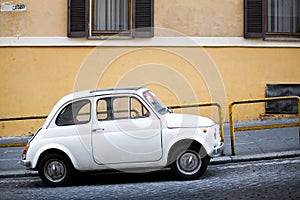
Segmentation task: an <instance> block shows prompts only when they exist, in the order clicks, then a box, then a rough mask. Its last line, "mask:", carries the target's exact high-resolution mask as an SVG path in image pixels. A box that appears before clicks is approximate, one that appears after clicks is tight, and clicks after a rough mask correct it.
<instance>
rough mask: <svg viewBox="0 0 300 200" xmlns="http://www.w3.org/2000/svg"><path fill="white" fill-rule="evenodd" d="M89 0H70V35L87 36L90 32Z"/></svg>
mask: <svg viewBox="0 0 300 200" xmlns="http://www.w3.org/2000/svg"><path fill="white" fill-rule="evenodd" d="M88 5H89V0H68V37H86V36H87V34H88V27H87V26H88Z"/></svg>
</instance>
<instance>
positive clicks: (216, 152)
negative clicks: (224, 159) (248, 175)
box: [211, 142, 225, 158]
mask: <svg viewBox="0 0 300 200" xmlns="http://www.w3.org/2000/svg"><path fill="white" fill-rule="evenodd" d="M224 149H225V146H224V142H221V143H220V146H218V147H216V148H214V150H213V153H212V155H211V157H213V158H214V157H218V156H221V155H222V153H223V152H224Z"/></svg>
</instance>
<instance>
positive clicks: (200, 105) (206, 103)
mask: <svg viewBox="0 0 300 200" xmlns="http://www.w3.org/2000/svg"><path fill="white" fill-rule="evenodd" d="M208 106H216V107H217V108H218V117H219V126H220V136H221V141H222V142H224V125H223V114H222V107H221V106H220V104H218V103H215V102H205V103H196V104H183V105H170V106H167V107H168V108H169V109H179V108H193V107H208Z"/></svg>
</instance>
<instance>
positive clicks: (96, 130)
mask: <svg viewBox="0 0 300 200" xmlns="http://www.w3.org/2000/svg"><path fill="white" fill-rule="evenodd" d="M92 131H93V132H98V131H104V128H95V129H92Z"/></svg>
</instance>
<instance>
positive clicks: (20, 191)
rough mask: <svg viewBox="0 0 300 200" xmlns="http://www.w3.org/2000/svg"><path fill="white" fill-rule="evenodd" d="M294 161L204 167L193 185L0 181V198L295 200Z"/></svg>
mask: <svg viewBox="0 0 300 200" xmlns="http://www.w3.org/2000/svg"><path fill="white" fill-rule="evenodd" d="M299 164H300V158H299V157H298V158H290V159H276V160H268V161H257V162H244V163H231V164H223V165H210V166H209V168H208V170H207V172H206V173H205V174H204V176H203V177H202V178H201V179H199V180H195V181H177V180H175V179H174V178H173V176H172V174H171V173H170V172H169V171H166V170H165V171H160V172H152V173H148V174H124V173H120V174H101V175H85V176H83V179H82V180H81V181H80V182H79V183H77V184H76V185H74V186H71V187H62V188H48V187H46V186H45V185H43V183H42V182H41V181H40V179H39V177H23V178H20V177H19V178H2V179H0V189H1V199H54V198H55V199H121V198H122V199H145V198H147V199H261V198H265V199H299V198H300V191H299V188H300V165H299Z"/></svg>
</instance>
